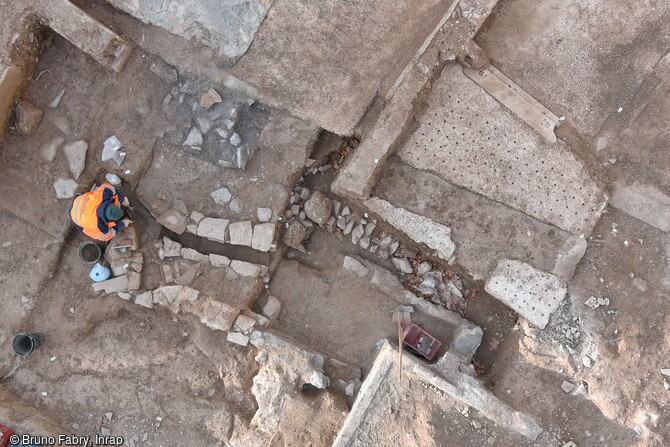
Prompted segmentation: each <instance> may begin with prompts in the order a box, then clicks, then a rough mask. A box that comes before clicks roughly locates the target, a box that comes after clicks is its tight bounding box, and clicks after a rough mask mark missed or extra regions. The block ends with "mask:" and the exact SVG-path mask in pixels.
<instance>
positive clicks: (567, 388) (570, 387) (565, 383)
mask: <svg viewBox="0 0 670 447" xmlns="http://www.w3.org/2000/svg"><path fill="white" fill-rule="evenodd" d="M561 389H562V390H563V391H565V392H566V393H568V394H569V393H570V392H571V391H572V390H574V389H575V385H574V384H572V383H570V382H568V381H567V380H564V381H563V383H561Z"/></svg>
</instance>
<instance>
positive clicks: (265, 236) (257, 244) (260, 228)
mask: <svg viewBox="0 0 670 447" xmlns="http://www.w3.org/2000/svg"><path fill="white" fill-rule="evenodd" d="M274 238H275V224H273V223H263V224H259V225H254V235H253V238H252V239H251V247H252V248H253V249H255V250H260V251H270V249H271V248H272V241H274Z"/></svg>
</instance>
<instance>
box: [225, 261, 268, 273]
mask: <svg viewBox="0 0 670 447" xmlns="http://www.w3.org/2000/svg"><path fill="white" fill-rule="evenodd" d="M230 268H231V269H233V271H234V272H235V273H237V274H238V275H240V276H247V277H258V276H260V274H261V266H260V265H258V264H252V263H250V262H245V261H238V260H237V259H234V260H232V261H230Z"/></svg>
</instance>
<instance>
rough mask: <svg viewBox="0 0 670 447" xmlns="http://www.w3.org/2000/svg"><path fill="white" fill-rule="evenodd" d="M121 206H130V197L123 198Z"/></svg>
mask: <svg viewBox="0 0 670 447" xmlns="http://www.w3.org/2000/svg"><path fill="white" fill-rule="evenodd" d="M121 205H123V206H128V205H130V200H128V197H124V198H123V202H121Z"/></svg>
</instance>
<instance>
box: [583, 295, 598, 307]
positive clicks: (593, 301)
mask: <svg viewBox="0 0 670 447" xmlns="http://www.w3.org/2000/svg"><path fill="white" fill-rule="evenodd" d="M584 304H585V305H586V306H588V307H590V308H591V309H596V308H598V298H596V297H595V296H592V297H590V298H589V299H588V300H586V301H585V302H584Z"/></svg>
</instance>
